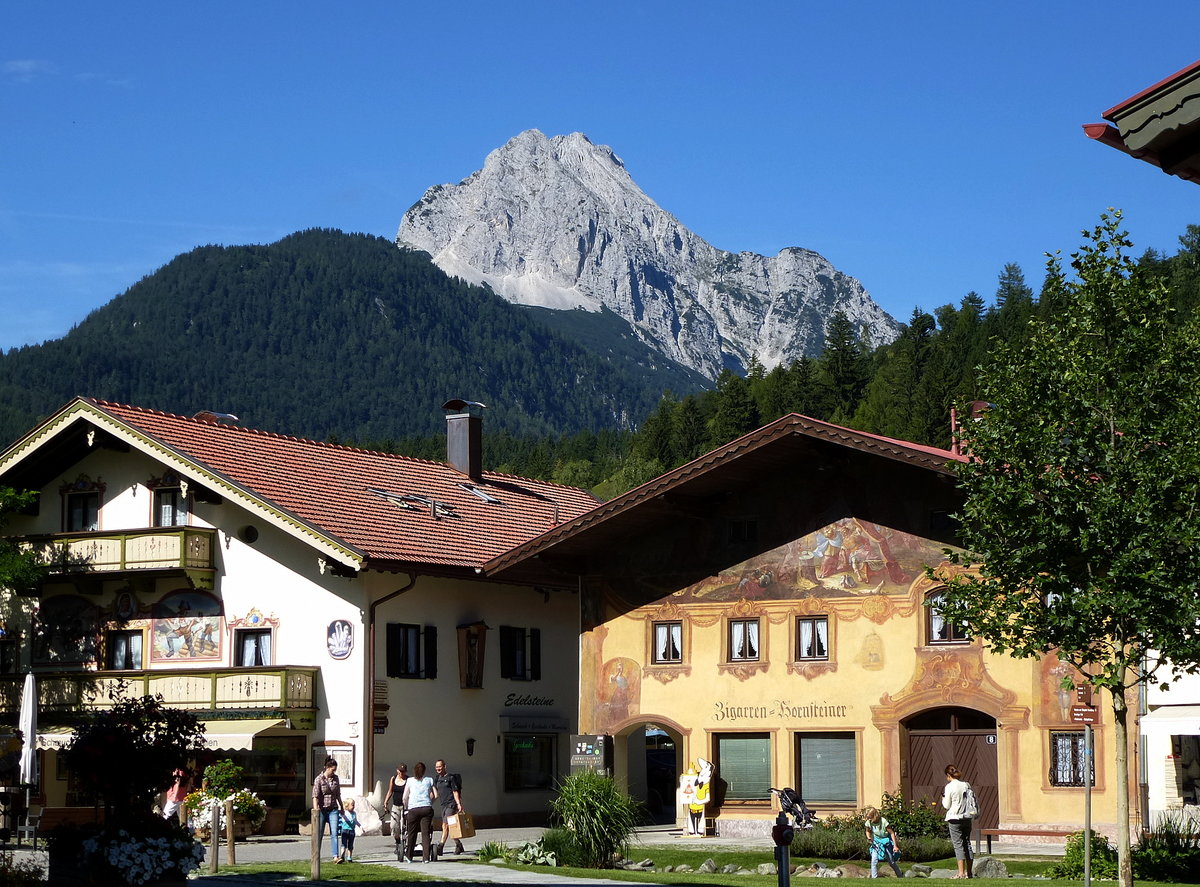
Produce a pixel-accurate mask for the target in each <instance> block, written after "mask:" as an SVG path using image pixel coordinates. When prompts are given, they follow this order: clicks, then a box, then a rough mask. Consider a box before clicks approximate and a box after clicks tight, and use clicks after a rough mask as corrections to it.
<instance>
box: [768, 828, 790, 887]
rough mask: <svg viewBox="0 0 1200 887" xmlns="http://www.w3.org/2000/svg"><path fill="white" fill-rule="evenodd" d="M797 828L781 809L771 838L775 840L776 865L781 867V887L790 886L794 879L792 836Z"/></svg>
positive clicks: (778, 867)
mask: <svg viewBox="0 0 1200 887" xmlns="http://www.w3.org/2000/svg"><path fill="white" fill-rule="evenodd" d="M795 836H796V832H795V830H794V829H793V828H792V826H791V825H790V824H789V823H788V817H787V814H786V813H784V812H782V811H780V813H779V815H778V816H776V817H775V826H774V827H773V828H772V829H771V840H773V841H774V842H775V867H776V868H777V869H779V887H788V885H789V884H790V883H791V881H792V873H791V867H792V857H791V850H792V838H794V837H795Z"/></svg>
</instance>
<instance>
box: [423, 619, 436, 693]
mask: <svg viewBox="0 0 1200 887" xmlns="http://www.w3.org/2000/svg"><path fill="white" fill-rule="evenodd" d="M425 677H426V678H428V679H430V680H432V679H433V678H436V677H437V626H436V625H426V626H425Z"/></svg>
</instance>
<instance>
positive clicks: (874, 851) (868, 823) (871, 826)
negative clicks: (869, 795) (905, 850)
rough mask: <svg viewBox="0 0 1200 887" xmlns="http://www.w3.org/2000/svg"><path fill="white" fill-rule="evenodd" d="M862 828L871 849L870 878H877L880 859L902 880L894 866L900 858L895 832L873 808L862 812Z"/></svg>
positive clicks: (898, 870)
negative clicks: (865, 832) (864, 830)
mask: <svg viewBox="0 0 1200 887" xmlns="http://www.w3.org/2000/svg"><path fill="white" fill-rule="evenodd" d="M863 827H864V828H865V829H866V831H867V840H868V841H869V842H870V848H871V877H872V878H878V877H879V860H881V859H882V860H884V861H885V862H887V864H888V865H890V866H891V867H892V871H894V872H895V873H896V877H897V878H903V877H904V875H903V873H902V872H901V871H900V866H898V865H897V864H896V860H897V859H899V858H900V841H899V839H898V838H897V837H896V830H895V829H894V828H892V826H891V824H890V823H889V822H888V821H887V820H886V819H884V818H883V815H882V814H881V813H880V812H879V810H878V809H876V808H875V807H868V808H867V809H865V810H863Z"/></svg>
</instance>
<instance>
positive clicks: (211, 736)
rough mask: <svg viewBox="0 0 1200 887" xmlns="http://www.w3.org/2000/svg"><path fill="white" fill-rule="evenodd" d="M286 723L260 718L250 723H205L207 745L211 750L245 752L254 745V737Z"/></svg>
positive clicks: (275, 719)
mask: <svg viewBox="0 0 1200 887" xmlns="http://www.w3.org/2000/svg"><path fill="white" fill-rule="evenodd" d="M285 724H286V722H285V721H283V720H281V719H279V718H260V719H257V720H248V721H205V722H204V728H205V729H204V738H205V744H206V745H207V746H208V747H209V748H211V749H223V750H226V751H245V750H248V749H250V747H251V746H253V744H254V737H255V736H258V735H259V734H261V733H265V732H266V731H267V730H272V729H274V728H275V727H283V726H285Z"/></svg>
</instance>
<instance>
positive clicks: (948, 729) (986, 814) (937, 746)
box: [901, 707, 1000, 828]
mask: <svg viewBox="0 0 1200 887" xmlns="http://www.w3.org/2000/svg"><path fill="white" fill-rule="evenodd" d="M902 726H903V727H904V730H903V733H902V735H901V743H902V744H903V747H902V749H901V755H902V760H903V762H904V766H903V768H902V770H901V773H902V774H903V775H902V777H901V785H902V787H903V789H904V796H905V797H906V798H910V799H912V800H924V801H932V802H933V803H935V804H939V805H940V803H941V799H942V790H943V789H944V788H945V787H946V765H947V764H954V766H956V767H958V769H959V770H961V771H962V773H963V778H965V779H966V780H967V782H969V783H971V787H972V788H974V789H975V795H976V797H977V798H978V799H979V818H978V819H977V820H976V821H975V825H976V827H978V828H996V827H998V826H999V824H1000V788H999V768H998V765H997V758H996V719H995V718H993V717H992V716H991V715H988V714H984V713H983V712H981V711H975V710H974V709H970V708H951V707H946V708H932V709H927V710H925V711H923V712H919V713H917V714H915V715H913V716H912V717H910V718H907V719H905V720H904V721H903V722H902Z"/></svg>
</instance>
